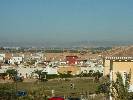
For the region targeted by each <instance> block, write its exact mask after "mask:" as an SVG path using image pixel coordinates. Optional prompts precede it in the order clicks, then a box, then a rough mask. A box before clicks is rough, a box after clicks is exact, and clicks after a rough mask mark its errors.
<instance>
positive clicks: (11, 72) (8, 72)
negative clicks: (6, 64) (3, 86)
mask: <svg viewBox="0 0 133 100" xmlns="http://www.w3.org/2000/svg"><path fill="white" fill-rule="evenodd" d="M6 73H7V74H8V75H9V77H10V78H11V79H13V78H14V77H16V76H17V74H18V72H17V70H15V69H8V70H7V71H6Z"/></svg>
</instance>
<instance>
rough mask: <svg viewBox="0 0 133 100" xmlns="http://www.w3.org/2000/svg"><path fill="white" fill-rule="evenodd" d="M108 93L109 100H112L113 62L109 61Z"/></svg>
mask: <svg viewBox="0 0 133 100" xmlns="http://www.w3.org/2000/svg"><path fill="white" fill-rule="evenodd" d="M109 79H110V93H109V100H112V81H113V60H110V77H109Z"/></svg>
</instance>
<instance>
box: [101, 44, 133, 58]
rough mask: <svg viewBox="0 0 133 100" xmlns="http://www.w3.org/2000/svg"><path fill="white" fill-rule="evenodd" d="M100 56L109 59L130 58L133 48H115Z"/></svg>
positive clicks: (132, 54)
mask: <svg viewBox="0 0 133 100" xmlns="http://www.w3.org/2000/svg"><path fill="white" fill-rule="evenodd" d="M102 55H103V56H109V57H132V56H133V46H122V47H116V48H114V49H112V50H110V51H105V52H103V53H102Z"/></svg>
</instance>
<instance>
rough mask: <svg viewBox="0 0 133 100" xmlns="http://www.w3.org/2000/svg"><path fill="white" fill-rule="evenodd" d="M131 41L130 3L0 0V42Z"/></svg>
mask: <svg viewBox="0 0 133 100" xmlns="http://www.w3.org/2000/svg"><path fill="white" fill-rule="evenodd" d="M132 38H133V0H0V41H5V40H7V41H18V42H19V41H23V42H24V41H26V42H27V41H28V42H29V41H34V42H35V41H37V42H38V41H62V42H63V41H84V40H85V41H90V40H132Z"/></svg>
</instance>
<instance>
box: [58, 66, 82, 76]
mask: <svg viewBox="0 0 133 100" xmlns="http://www.w3.org/2000/svg"><path fill="white" fill-rule="evenodd" d="M57 71H58V72H59V73H62V74H67V73H68V72H71V74H72V75H77V74H80V67H78V66H71V65H68V66H67V65H65V66H58V70H57Z"/></svg>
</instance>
